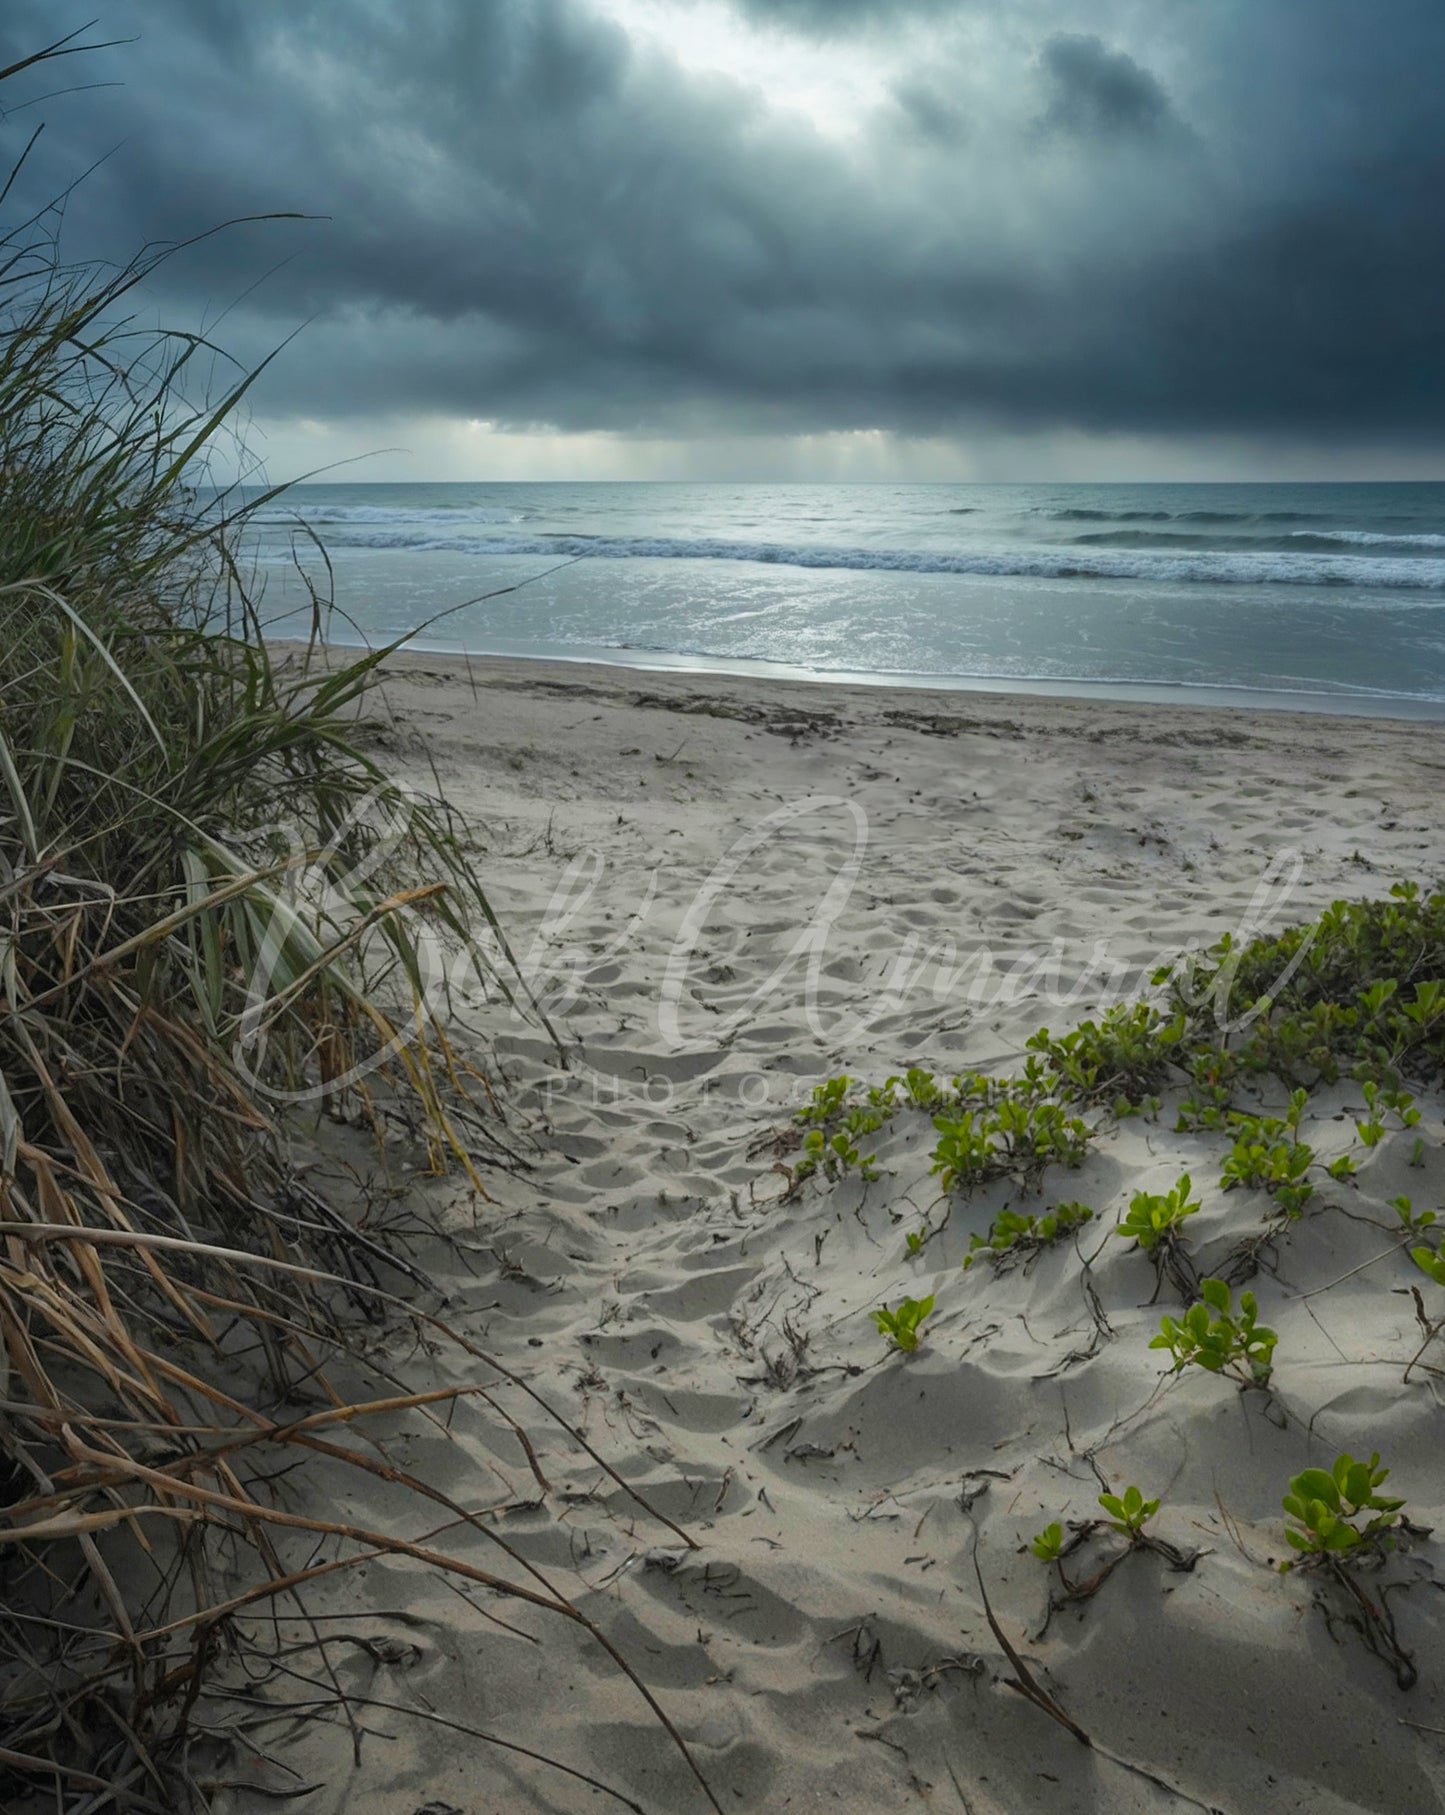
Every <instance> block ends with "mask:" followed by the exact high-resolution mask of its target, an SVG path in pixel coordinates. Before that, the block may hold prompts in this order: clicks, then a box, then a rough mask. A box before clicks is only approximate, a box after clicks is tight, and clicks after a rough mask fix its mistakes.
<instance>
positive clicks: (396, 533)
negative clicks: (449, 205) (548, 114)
mask: <svg viewBox="0 0 1445 1815" xmlns="http://www.w3.org/2000/svg"><path fill="white" fill-rule="evenodd" d="M412 520H413V521H415V519H412ZM352 522H353V523H357V524H360V522H361V520H360V519H352ZM1381 540H1384V541H1395V540H1396V538H1394V537H1382V538H1381ZM1437 544H1438V546H1440V547H1441V548H1445V536H1442V537H1438V538H1435V539H1434V541H1433V542H1431V543H1429V544H1428V545H1429V546H1435V545H1437ZM346 545H349V546H351V547H356V548H374V549H398V550H401V549H409V550H416V551H437V552H455V553H461V554H483V555H533V556H545V557H547V558H549V559H552V560H591V561H654V560H670V561H730V562H753V563H757V564H760V565H764V566H772V567H802V568H823V569H852V570H857V571H864V572H875V573H914V574H960V575H969V574H976V575H990V574H994V575H999V576H1001V577H1003V576H1017V577H1021V578H1032V579H1101V580H1152V581H1177V582H1182V583H1185V584H1199V585H1221V586H1268V585H1282V586H1342V587H1387V588H1391V589H1397V588H1406V589H1409V590H1412V591H1427V592H1439V591H1445V560H1439V559H1435V560H1431V559H1428V558H1425V557H1412V556H1396V557H1394V558H1385V559H1381V558H1375V559H1371V558H1370V557H1368V556H1364V555H1353V554H1339V555H1335V554H1309V555H1306V554H1303V553H1301V554H1293V553H1282V552H1277V551H1261V552H1259V553H1247V554H1246V553H1223V552H1218V551H1213V552H1211V551H1210V550H1208V549H1195V550H1189V551H1180V552H1170V553H1162V552H1159V551H1156V550H1143V549H1130V550H1127V551H1125V550H1107V551H1106V550H1100V549H1089V550H1083V549H1080V548H1078V547H1072V548H1033V549H1011V548H993V549H987V548H984V549H967V550H940V549H890V548H847V547H826V546H809V545H806V544H805V545H794V544H788V543H776V542H740V541H727V540H721V539H717V538H708V537H698V538H692V537H681V536H569V535H540V536H538V535H531V536H498V535H489V536H446V535H436V534H435V533H433V532H430V531H427V530H425V529H413V528H407V527H401V526H397V527H395V528H392V529H390V530H382V529H376V530H374V531H368V530H366V529H365V528H362V527H359V528H358V529H357V531H356V533H354V534H352V535H349V536H348V537H347V538H346ZM1422 545H1424V544H1423V539H1422Z"/></svg>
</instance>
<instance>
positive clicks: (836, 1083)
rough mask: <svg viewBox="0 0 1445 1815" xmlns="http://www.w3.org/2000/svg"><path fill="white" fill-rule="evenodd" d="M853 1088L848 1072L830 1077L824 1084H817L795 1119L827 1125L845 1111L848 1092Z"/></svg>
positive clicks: (818, 1125)
mask: <svg viewBox="0 0 1445 1815" xmlns="http://www.w3.org/2000/svg"><path fill="white" fill-rule="evenodd" d="M852 1088H853V1079H852V1078H850V1077H849V1076H848V1075H847V1073H846V1072H844V1073H842V1074H840V1075H839V1076H838V1077H836V1078H828V1079H827V1080H826V1081H825V1082H824V1083H822V1084H815V1085H814V1086H813V1093H812V1095H811V1096H810V1097H809V1099H808V1101H807V1102H806V1103H805V1104H804V1105H803V1107H802V1108H801V1109H800V1110H799V1111H798V1113H797V1114H796V1116H794V1118H793V1119H794V1121H797V1122H811V1123H813V1124H814V1126H815V1127H819V1128H821V1127H823V1126H825V1125H826V1124H827V1123H828V1122H831V1121H832V1120H833V1119H834V1118H835V1117H836V1116H840V1115H841V1114H842V1113H843V1110H844V1107H845V1105H846V1104H847V1101H848V1092H849V1091H850V1090H851V1089H852Z"/></svg>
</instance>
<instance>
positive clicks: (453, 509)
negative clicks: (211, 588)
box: [251, 504, 525, 527]
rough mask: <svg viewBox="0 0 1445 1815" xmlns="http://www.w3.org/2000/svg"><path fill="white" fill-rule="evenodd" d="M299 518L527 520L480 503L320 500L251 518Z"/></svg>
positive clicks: (290, 522) (399, 522) (275, 521)
mask: <svg viewBox="0 0 1445 1815" xmlns="http://www.w3.org/2000/svg"><path fill="white" fill-rule="evenodd" d="M298 519H299V520H300V521H301V522H303V523H312V524H316V525H318V526H320V525H322V524H348V523H361V524H366V523H377V524H393V525H396V526H398V527H403V526H405V525H406V524H408V523H446V524H452V525H455V524H458V523H476V524H478V525H481V526H492V525H498V524H510V523H521V522H523V521H524V520H525V513H524V512H522V511H516V510H502V509H500V508H493V507H490V506H487V505H481V504H439V505H435V506H433V507H430V508H428V509H425V510H417V509H413V508H412V507H411V506H409V505H395V504H390V505H388V504H318V505H316V506H315V507H314V508H313V509H310V510H307V509H305V508H303V507H298V508H296V509H295V510H263V511H258V512H257V513H256V515H255V516H254V517H253V518H252V519H251V521H252V522H253V523H260V524H271V525H273V526H275V525H281V526H284V527H291V526H294V525H295V523H296V522H297V520H298Z"/></svg>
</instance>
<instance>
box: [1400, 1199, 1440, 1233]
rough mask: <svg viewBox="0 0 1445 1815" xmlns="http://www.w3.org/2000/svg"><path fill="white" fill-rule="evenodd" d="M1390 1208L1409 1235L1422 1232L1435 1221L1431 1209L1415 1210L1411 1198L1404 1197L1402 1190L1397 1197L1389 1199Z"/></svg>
mask: <svg viewBox="0 0 1445 1815" xmlns="http://www.w3.org/2000/svg"><path fill="white" fill-rule="evenodd" d="M1390 1208H1391V1209H1392V1210H1393V1211H1394V1212H1395V1214H1396V1216H1398V1217H1399V1219H1400V1221H1401V1223H1402V1224H1403V1226H1404V1227H1405V1228H1406V1229H1408V1230H1409V1232H1410V1234H1411V1235H1420V1234H1423V1232H1424V1231H1425V1230H1426V1229H1428V1228H1430V1227H1431V1225H1432V1224H1433V1223H1434V1222H1435V1212H1434V1211H1433V1210H1417V1209H1416V1208H1415V1205H1414V1202H1413V1200H1412V1199H1410V1198H1408V1197H1406V1195H1405V1194H1404V1192H1403V1191H1402V1192H1401V1193H1400V1195H1399V1196H1398V1197H1392V1198H1391V1199H1390Z"/></svg>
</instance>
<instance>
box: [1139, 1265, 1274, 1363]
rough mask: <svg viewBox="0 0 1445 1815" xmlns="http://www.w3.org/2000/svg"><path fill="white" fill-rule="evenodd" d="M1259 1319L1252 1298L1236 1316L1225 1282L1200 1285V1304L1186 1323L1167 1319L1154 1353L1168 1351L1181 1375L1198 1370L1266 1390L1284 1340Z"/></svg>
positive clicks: (1244, 1296) (1243, 1296) (1246, 1295)
mask: <svg viewBox="0 0 1445 1815" xmlns="http://www.w3.org/2000/svg"><path fill="white" fill-rule="evenodd" d="M1258 1316H1259V1306H1258V1304H1257V1302H1256V1300H1255V1296H1254V1294H1253V1292H1241V1293H1240V1295H1239V1309H1238V1311H1237V1312H1236V1311H1235V1309H1234V1303H1233V1297H1232V1294H1231V1293H1230V1290H1229V1287H1228V1286H1227V1285H1226V1284H1225V1282H1224V1281H1223V1280H1222V1279H1205V1280H1201V1281H1200V1284H1199V1300H1198V1302H1197V1303H1195V1304H1192V1305H1191V1306H1190V1307H1189V1309H1188V1310H1187V1311H1186V1312H1185V1313H1184V1315H1183V1317H1182V1318H1174V1317H1169V1316H1166V1317H1164V1318H1163V1319H1162V1320H1161V1322H1160V1326H1159V1334H1158V1335H1157V1336H1155V1337H1154V1338H1153V1339H1152V1340H1151V1342H1150V1344H1149V1347H1150V1348H1151V1349H1166V1350H1168V1352H1169V1354H1170V1355H1171V1356H1172V1357H1173V1360H1174V1366H1173V1369H1172V1371H1173V1372H1174V1373H1176V1374H1177V1373H1179V1372H1180V1371H1181V1370H1182V1369H1184V1368H1186V1367H1189V1366H1191V1365H1193V1366H1195V1367H1201V1368H1204V1369H1205V1370H1206V1371H1207V1372H1208V1373H1211V1374H1222V1373H1225V1372H1233V1373H1236V1374H1239V1375H1240V1376H1241V1377H1242V1378H1243V1379H1244V1381H1245V1383H1246V1384H1247V1385H1251V1386H1264V1385H1266V1384H1267V1383H1268V1381H1269V1377H1270V1374H1271V1372H1272V1370H1273V1356H1274V1349H1275V1344H1276V1343H1277V1342H1278V1340H1279V1338H1278V1336H1277V1335H1276V1333H1275V1332H1274V1331H1273V1330H1271V1329H1269V1328H1268V1327H1267V1326H1266V1325H1264V1324H1261V1323H1260V1322H1259V1321H1258Z"/></svg>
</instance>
